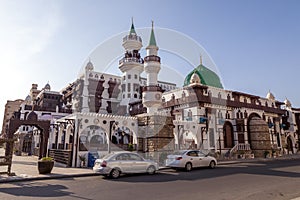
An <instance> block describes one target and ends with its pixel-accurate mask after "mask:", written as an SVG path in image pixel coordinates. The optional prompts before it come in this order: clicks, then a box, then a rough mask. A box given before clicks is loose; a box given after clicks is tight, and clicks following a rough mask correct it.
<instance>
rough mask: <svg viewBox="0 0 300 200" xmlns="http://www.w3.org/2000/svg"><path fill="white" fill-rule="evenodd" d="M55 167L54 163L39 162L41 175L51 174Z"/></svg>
mask: <svg viewBox="0 0 300 200" xmlns="http://www.w3.org/2000/svg"><path fill="white" fill-rule="evenodd" d="M53 166H54V161H38V170H39V173H40V174H50V173H51V171H52V169H53Z"/></svg>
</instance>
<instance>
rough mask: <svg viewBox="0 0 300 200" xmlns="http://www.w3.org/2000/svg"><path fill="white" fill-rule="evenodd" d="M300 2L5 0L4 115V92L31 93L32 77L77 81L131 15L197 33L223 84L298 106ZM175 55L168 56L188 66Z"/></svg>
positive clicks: (0, 39)
mask: <svg viewBox="0 0 300 200" xmlns="http://www.w3.org/2000/svg"><path fill="white" fill-rule="evenodd" d="M299 10H300V2H299V1H297V0H287V1H283V0H280V1H279V0H265V1H262V0H252V1H246V0H245V1H240V0H227V1H222V0H219V1H214V0H209V1H201V0H194V1H192V0H190V1H188V0H187V1H175V0H165V1H162V0H160V1H157V0H154V1H143V0H127V1H116V0H115V1H114V0H111V1H104V0H103V1H100V0H99V1H96V0H85V1H83V0H82V1H79V0H77V1H76V0H52V1H43V0H40V1H38V0H26V1H21V0H19V1H15V0H6V1H5V0H0V27H1V31H0V65H1V69H2V72H1V75H0V77H1V78H0V81H1V84H0V87H1V88H0V90H1V93H2V95H1V98H0V120H1V121H2V117H3V116H2V115H3V114H1V113H3V108H4V105H5V102H6V100H15V99H17V98H25V97H26V96H27V94H28V93H29V89H30V87H31V84H32V83H37V84H39V88H41V87H43V86H44V85H45V84H46V83H47V82H48V81H49V83H50V85H51V86H52V89H53V90H60V89H61V88H63V87H64V86H66V85H67V84H68V83H70V82H72V81H74V80H75V79H76V77H77V74H78V72H79V70H80V68H81V66H82V65H83V63H84V62H85V61H86V59H87V58H88V57H89V54H90V53H91V52H92V51H93V49H95V47H96V46H98V45H99V44H100V43H102V42H103V41H105V40H107V39H108V38H110V37H111V36H113V35H116V34H119V33H120V32H123V31H128V30H129V27H130V21H131V17H134V22H135V26H136V28H144V27H149V26H150V25H151V20H154V22H155V26H157V27H161V28H167V29H172V30H176V31H178V32H180V33H183V34H185V35H187V36H189V37H191V38H192V39H194V40H195V41H196V42H197V43H199V44H200V45H201V46H202V47H203V48H204V49H205V50H206V51H207V53H209V55H210V56H211V58H212V59H213V61H214V63H215V64H216V65H217V67H218V70H219V72H220V76H221V77H222V80H223V83H224V86H225V89H230V90H236V91H241V92H246V93H250V94H254V95H259V96H266V94H267V92H268V91H269V90H271V91H272V92H273V93H274V95H275V97H276V99H278V100H279V101H284V99H285V97H287V98H288V99H289V100H290V101H291V102H292V104H293V106H295V107H300V93H299V90H298V86H299V85H300V79H299V78H298V76H299V71H300V70H299V67H300V56H299V55H300V37H299V35H300V24H299V22H300V12H299ZM158 41H159V39H158ZM120 45H121V41H120ZM158 45H159V44H158ZM174 45H176V41H174ZM112 48H113V47H112ZM191 51H192V50H191ZM162 55H163V54H162ZM104 56H105V55H104ZM169 58H170V60H167V58H162V60H163V62H165V64H168V65H172V66H174V67H175V68H176V67H178V68H180V67H182V66H181V65H182V64H183V62H180V63H178V66H176V62H174V60H172V56H170V57H169ZM115 67H116V68H117V66H115ZM186 73H188V72H186ZM183 76H184V75H183Z"/></svg>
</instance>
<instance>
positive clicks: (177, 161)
mask: <svg viewBox="0 0 300 200" xmlns="http://www.w3.org/2000/svg"><path fill="white" fill-rule="evenodd" d="M216 165H217V160H216V159H215V158H214V157H212V156H209V155H207V154H204V153H202V152H201V151H198V150H182V151H178V152H175V153H174V154H172V155H168V157H167V160H166V166H167V167H171V168H176V169H177V168H183V169H185V170H186V171H191V170H192V169H193V168H196V167H210V168H212V169H213V168H215V167H216Z"/></svg>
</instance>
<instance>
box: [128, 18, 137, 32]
mask: <svg viewBox="0 0 300 200" xmlns="http://www.w3.org/2000/svg"><path fill="white" fill-rule="evenodd" d="M129 34H130V35H132V34H133V35H136V32H135V28H134V24H133V17H131V28H130V32H129Z"/></svg>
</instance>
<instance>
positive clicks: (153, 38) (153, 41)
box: [149, 20, 157, 46]
mask: <svg viewBox="0 0 300 200" xmlns="http://www.w3.org/2000/svg"><path fill="white" fill-rule="evenodd" d="M151 22H152V29H151V34H150V40H149V46H157V45H156V39H155V35H154V22H153V20H152V21H151Z"/></svg>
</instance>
